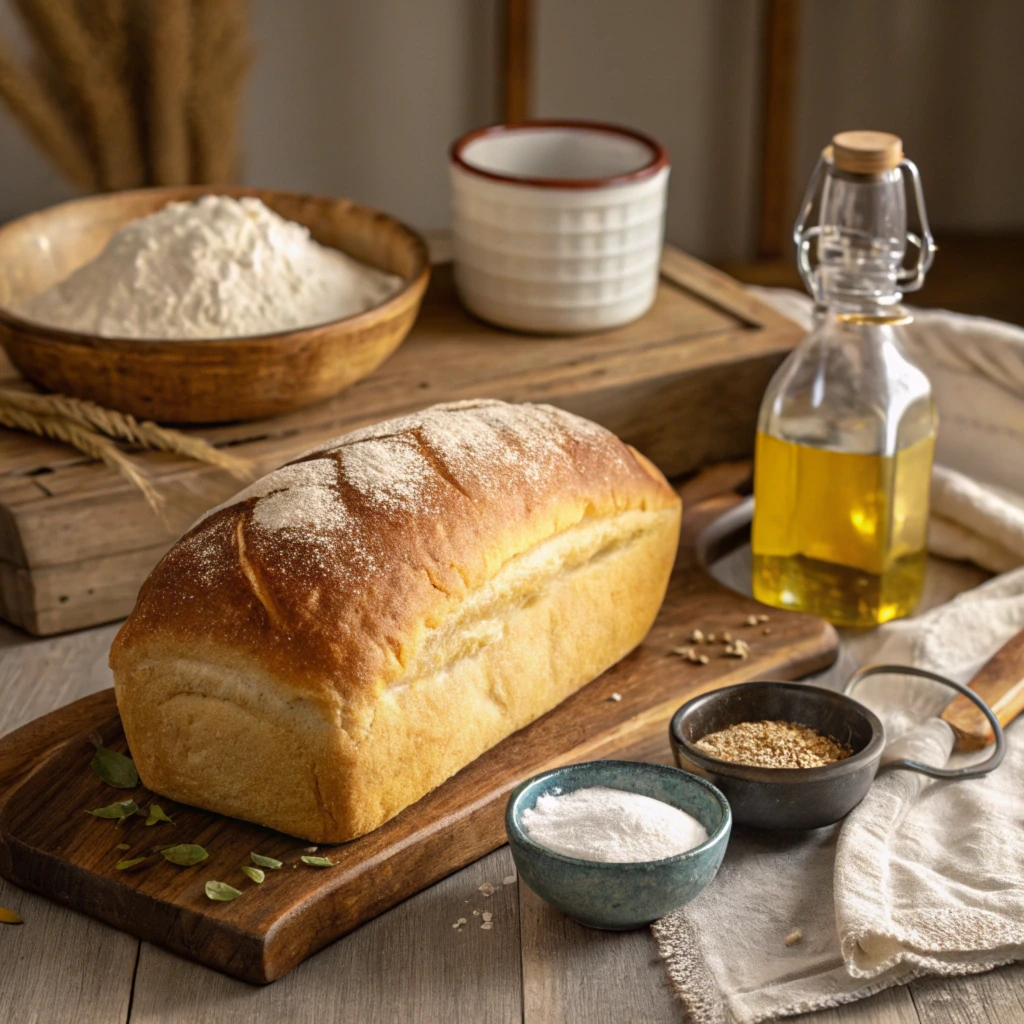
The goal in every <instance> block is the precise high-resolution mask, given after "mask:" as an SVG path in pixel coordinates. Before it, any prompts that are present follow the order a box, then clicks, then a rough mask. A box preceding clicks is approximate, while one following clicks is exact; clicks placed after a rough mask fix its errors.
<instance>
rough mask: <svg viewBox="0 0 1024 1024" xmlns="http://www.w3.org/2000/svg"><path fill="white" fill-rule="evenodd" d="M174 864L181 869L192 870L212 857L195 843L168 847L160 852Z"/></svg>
mask: <svg viewBox="0 0 1024 1024" xmlns="http://www.w3.org/2000/svg"><path fill="white" fill-rule="evenodd" d="M160 852H161V853H162V854H163V855H164V857H165V858H166V859H167V860H169V861H170V862H171V863H172V864H177V865H178V866H179V867H183V868H190V867H191V866H192V865H193V864H198V863H199V862H200V861H201V860H206V858H207V857H209V856H210V855H209V854H208V853H207V852H206V851H205V850H204V849H203V848H202V847H201V846H196V845H195V844H194V843H179V844H178V845H177V846H168V847H166V848H165V849H163V850H161V851H160Z"/></svg>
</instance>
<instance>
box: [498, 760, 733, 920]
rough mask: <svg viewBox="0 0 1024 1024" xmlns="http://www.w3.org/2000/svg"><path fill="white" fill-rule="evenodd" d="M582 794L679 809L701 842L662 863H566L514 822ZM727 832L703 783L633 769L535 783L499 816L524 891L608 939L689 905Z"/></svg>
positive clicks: (653, 768) (565, 771)
mask: <svg viewBox="0 0 1024 1024" xmlns="http://www.w3.org/2000/svg"><path fill="white" fill-rule="evenodd" d="M588 786H607V787H609V788H610V789H621V790H625V791H626V792H629V793H640V794H642V795H644V796H649V797H652V798H653V799H655V800H662V801H664V802H665V803H667V804H671V805H672V806H673V807H678V808H679V809H680V810H683V811H686V813H687V814H692V815H693V817H695V818H696V819H697V820H698V821H699V822H700V823H701V824H702V825H703V826H704V827H705V828H706V829H707V832H708V838H707V841H706V842H704V843H701V845H700V846H697V847H694V848H693V849H692V850H688V851H687V852H686V853H680V854H678V855H677V856H675V857H667V858H665V859H664V860H652V861H638V862H635V863H626V864H608V863H604V862H601V861H592V860H579V859H578V858H576V857H568V856H566V855H565V854H562V853H556V852H555V851H554V850H550V849H548V848H547V847H546V846H541V845H540V844H538V843H535V842H534V841H533V840H532V839H530V837H529V836H528V835H527V834H526V832H525V831H524V829H523V827H522V825H521V824H520V820H521V817H522V813H523V811H524V810H526V809H528V808H531V809H532V808H533V807H534V806H535V805H536V803H537V798H538V797H539V796H541V795H542V794H544V793H550V792H552V791H553V790H558V791H560V792H562V793H571V792H573V791H574V790H577V789H584V788H586V787H588ZM731 828H732V814H731V813H730V811H729V804H728V802H727V801H726V799H725V797H723V796H722V794H721V793H720V792H719V791H718V790H717V789H715V787H714V786H712V785H711V784H710V783H708V782H705V781H704V779H701V778H697V777H696V776H695V775H689V774H687V773H686V772H681V771H679V770H678V769H677V768H670V767H668V766H667V765H661V764H644V763H642V762H639V761H586V762H584V763H583V764H574V765H569V766H568V767H566V768H556V769H554V770H553V771H550V772H544V773H543V774H541V775H535V776H534V777H533V778H532V779H527V781H526V782H524V783H523V784H522V785H521V786H519V788H518V789H517V790H516V791H515V792H514V793H513V794H512V795H511V796H510V797H509V801H508V806H507V808H506V810H505V831H506V832H507V833H508V841H509V844H510V845H511V847H512V857H513V859H514V860H515V862H516V868H517V869H518V871H519V874H520V875H521V876H522V878H523V880H524V881H525V882H526V884H527V885H529V887H530V888H531V889H533V891H534V892H535V893H537V895H538V896H540V897H541V898H542V899H544V900H546V901H547V902H548V903H550V904H551V905H552V906H554V907H557V908H558V909H559V910H561V911H562V912H563V913H566V914H568V915H569V916H570V917H573V918H575V919H576V920H577V921H579V922H580V923H581V924H585V925H588V926H589V927H591V928H604V929H607V930H609V931H625V930H627V929H629V928H639V927H641V926H642V925H645V924H650V923H651V921H656V920H658V918H660V917H664V916H665V915H666V914H668V913H670V912H671V911H673V910H676V909H677V908H679V907H681V906H682V905H683V904H684V903H688V902H689V901H690V900H692V899H693V898H694V896H696V895H697V893H699V892H700V891H701V890H702V889H703V888H704V887H705V886H706V885H707V884H708V883H709V882H710V881H711V880H712V879H713V878H714V877H715V875H716V873H717V872H718V868H719V865H720V864H721V863H722V857H723V856H724V854H725V847H726V845H727V844H728V842H729V832H730V830H731Z"/></svg>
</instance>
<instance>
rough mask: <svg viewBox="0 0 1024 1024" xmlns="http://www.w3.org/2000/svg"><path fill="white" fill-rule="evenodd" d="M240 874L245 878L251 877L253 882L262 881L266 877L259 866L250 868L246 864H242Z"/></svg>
mask: <svg viewBox="0 0 1024 1024" xmlns="http://www.w3.org/2000/svg"><path fill="white" fill-rule="evenodd" d="M242 874H243V875H245V877H246V878H251V879H252V880H253V881H254V882H262V881H263V879H264V878H266V877H267V876H266V875H265V874H263V872H262V871H260V869H259V868H251V867H249V865H248V864H243V865H242Z"/></svg>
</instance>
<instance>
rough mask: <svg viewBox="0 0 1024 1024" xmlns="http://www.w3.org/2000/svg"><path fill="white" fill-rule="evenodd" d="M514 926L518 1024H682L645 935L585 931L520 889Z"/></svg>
mask: <svg viewBox="0 0 1024 1024" xmlns="http://www.w3.org/2000/svg"><path fill="white" fill-rule="evenodd" d="M519 918H520V929H521V934H522V958H523V1021H524V1024H622V1022H623V1021H648V1022H652V1024H653V1022H663V1021H664V1022H666V1024H668V1022H675V1021H680V1022H681V1021H682V1020H683V1013H682V1007H681V1004H680V1003H679V1001H678V1000H677V999H676V998H675V996H674V994H673V993H672V991H671V989H670V988H669V986H668V981H667V979H666V976H665V969H664V967H663V966H662V964H661V960H660V958H659V956H658V947H657V943H656V942H655V941H654V936H653V935H652V934H651V932H650V929H648V928H641V929H639V930H637V931H633V932H602V931H598V930H596V929H593V928H584V927H583V925H581V924H577V923H576V922H575V921H573V920H572V919H571V918H569V917H566V916H565V914H563V913H561V912H560V911H558V910H555V909H554V908H553V907H550V906H548V904H546V903H545V902H544V901H543V900H542V899H541V898H540V897H539V896H537V895H536V894H535V893H534V892H533V891H531V889H530V888H529V887H528V886H527V885H526V884H525V883H523V882H520V883H519Z"/></svg>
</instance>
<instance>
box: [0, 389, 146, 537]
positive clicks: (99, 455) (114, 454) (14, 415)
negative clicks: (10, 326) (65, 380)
mask: <svg viewBox="0 0 1024 1024" xmlns="http://www.w3.org/2000/svg"><path fill="white" fill-rule="evenodd" d="M0 424H2V425H3V426H5V427H12V428H13V429H15V430H25V431H27V432H28V433H30V434H35V435H37V436H38V437H49V438H52V439H53V440H54V441H63V442H64V443H65V444H70V445H72V446H73V447H75V448H77V449H78V450H79V451H80V452H82V453H83V454H85V455H88V456H89V457H90V458H93V459H98V460H100V461H101V462H103V463H105V464H106V465H108V466H110V467H111V469H114V470H116V471H117V472H118V473H120V474H121V475H122V476H123V477H125V479H127V480H129V481H130V482H131V483H132V484H134V485H135V486H136V487H137V488H138V489H139V490H140V491H141V492H142V495H143V497H144V498H145V499H146V502H147V504H148V505H149V507H150V508H151V509H153V511H154V512H155V513H156V514H157V515H158V516H160V517H161V518H163V498H162V497H161V496H160V494H159V492H158V491H157V490H156V488H155V487H154V486H153V485H152V483H150V481H149V480H148V479H147V478H146V476H145V474H144V473H143V472H142V471H141V470H140V469H139V468H138V467H137V466H136V465H135V463H134V462H132V460H131V459H130V458H128V456H127V455H125V454H124V452H122V451H121V449H120V448H118V447H117V445H116V444H114V442H113V441H111V440H110V439H109V438H106V437H104V436H103V435H102V434H97V433H96V432H95V431H94V430H90V429H89V428H88V427H83V426H82V425H81V424H79V423H75V422H73V421H71V420H66V419H63V418H61V417H59V416H40V415H39V414H38V413H34V412H28V411H27V410H25V409H19V408H17V407H15V406H12V405H2V406H0Z"/></svg>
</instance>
